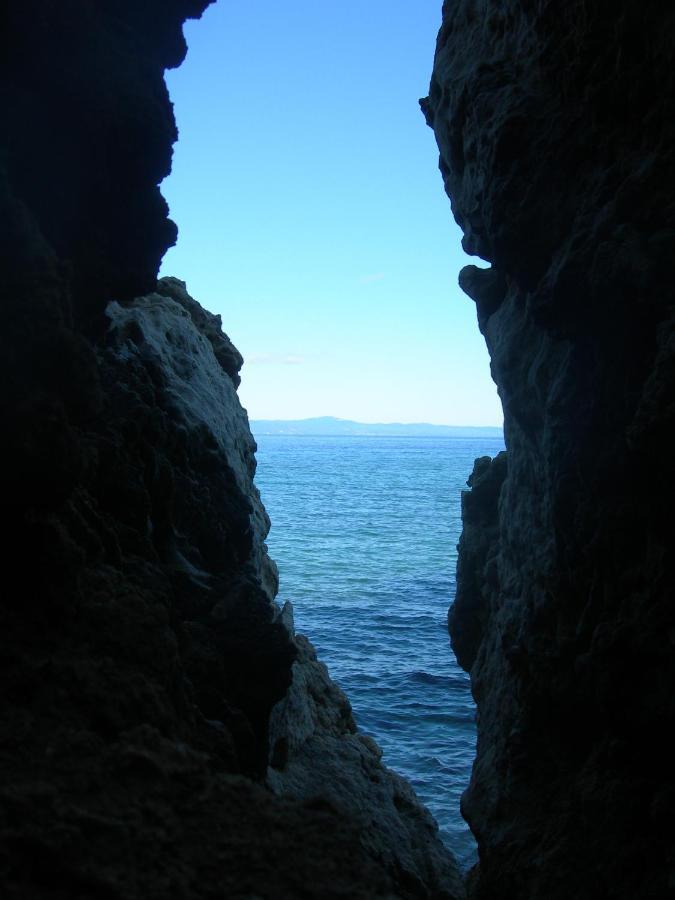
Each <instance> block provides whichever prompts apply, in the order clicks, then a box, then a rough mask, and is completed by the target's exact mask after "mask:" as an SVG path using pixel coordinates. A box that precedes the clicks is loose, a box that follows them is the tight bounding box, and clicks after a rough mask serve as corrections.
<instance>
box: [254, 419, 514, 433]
mask: <svg viewBox="0 0 675 900" xmlns="http://www.w3.org/2000/svg"><path fill="white" fill-rule="evenodd" d="M250 424H251V431H252V432H253V434H254V435H265V434H296V435H336V436H339V435H345V436H348V435H363V436H367V435H374V436H378V437H385V436H391V437H458V438H472V437H494V438H501V437H503V430H502V429H501V428H499V427H498V426H496V425H432V424H430V423H429V422H411V423H403V422H353V421H352V420H351V419H338V418H335V416H318V417H315V418H311V419H252V420H251V423H250Z"/></svg>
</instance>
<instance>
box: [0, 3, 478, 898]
mask: <svg viewBox="0 0 675 900" xmlns="http://www.w3.org/2000/svg"><path fill="white" fill-rule="evenodd" d="M206 5H207V4H206V2H205V0H162V2H161V3H160V2H159V0H149V2H144V3H141V4H139V3H137V2H135V0H134V2H131V0H115V2H114V3H113V2H102V3H97V4H92V3H90V2H88V0H74V2H69V3H52V2H47V0H22V2H9V3H6V4H4V5H3V7H2V10H1V12H0V18H1V21H0V41H1V42H2V47H1V48H0V49H1V52H0V91H1V93H0V96H1V97H2V109H3V124H4V126H5V127H4V130H3V132H2V136H1V137H0V203H1V206H2V215H0V254H1V263H2V273H3V283H2V289H1V290H2V294H1V302H2V313H1V314H2V324H3V327H2V330H1V331H0V416H1V421H2V424H3V442H2V456H3V458H2V465H0V478H1V479H2V495H3V501H4V513H5V524H6V526H7V528H6V531H5V534H6V537H5V541H4V544H3V547H2V563H3V565H2V569H3V590H2V601H1V603H0V622H1V625H2V628H1V629H0V660H1V662H0V666H1V667H2V672H1V674H0V684H1V685H2V710H1V713H0V773H1V776H0V880H1V882H2V885H3V897H7V898H17V900H18V898H27V897H30V898H31V900H33V898H36V900H37V898H69V900H70V898H83V900H84V898H90V897H105V898H111V900H112V898H118V900H129V898H138V900H141V898H142V900H148V898H158V900H159V898H165V897H168V896H172V897H173V896H175V897H181V898H186V900H187V898H206V897H233V898H234V897H241V898H244V897H247V898H248V897H308V898H309V897H322V898H324V897H330V898H337V897H350V898H351V897H362V898H364V900H365V898H371V897H381V898H396V897H400V898H413V897H419V898H425V897H427V898H430V897H432V896H433V897H446V898H448V900H452V898H460V897H461V896H462V894H463V888H462V886H461V884H460V882H459V878H458V875H457V872H456V869H455V866H454V863H453V861H452V858H451V856H450V855H449V854H448V853H447V852H446V851H445V850H444V848H443V847H442V845H441V844H440V841H439V839H438V836H437V832H436V829H435V828H434V826H433V823H432V822H431V820H430V818H429V816H428V814H427V813H426V812H425V811H424V810H423V809H422V808H421V807H420V806H419V804H418V803H417V801H416V800H415V798H414V796H413V795H412V792H411V790H410V788H409V787H408V786H407V785H406V784H405V783H403V782H402V781H401V780H400V779H398V778H397V777H396V776H394V775H393V774H392V773H389V772H388V771H387V770H386V769H385V768H384V767H383V766H382V765H381V763H380V761H379V757H378V751H377V749H376V748H375V747H374V746H373V745H372V743H371V742H369V741H368V740H367V739H365V738H363V737H359V736H358V735H357V734H356V733H355V729H354V725H353V721H352V718H351V714H350V713H349V707H348V704H347V702H346V700H345V698H344V697H343V695H342V694H341V693H340V692H339V690H338V689H337V688H336V687H335V686H334V685H333V684H332V683H331V682H330V679H329V678H328V676H327V674H326V673H325V671H324V670H323V668H322V667H321V666H320V664H319V663H318V662H317V661H316V660H315V659H314V657H313V656H312V654H311V651H309V649H308V646H307V644H306V643H305V642H304V641H303V640H302V639H301V638H299V637H296V636H295V635H294V634H293V633H292V629H291V628H290V627H289V622H288V616H287V615H286V616H284V615H282V614H281V613H280V611H279V610H278V609H277V607H276V606H275V604H274V602H273V598H274V595H275V593H276V587H277V573H276V568H275V566H274V564H273V563H272V562H271V561H270V559H269V558H268V556H267V552H266V547H265V543H264V541H265V537H266V534H267V531H268V528H269V521H268V519H267V515H266V513H265V510H264V508H263V506H262V504H261V501H260V497H259V495H258V492H257V490H256V489H255V487H254V485H253V475H254V472H255V458H254V455H253V454H254V449H255V445H254V442H253V439H252V437H251V434H250V432H249V429H248V423H247V420H246V414H245V411H244V410H243V409H242V408H241V406H240V404H239V400H238V398H237V393H236V388H237V385H238V383H239V374H238V373H239V369H240V367H241V363H242V359H241V356H240V355H239V353H238V352H237V350H236V349H235V348H234V347H233V345H232V344H231V343H230V341H229V340H228V338H227V337H226V336H225V335H224V334H223V333H222V331H221V327H220V325H221V323H220V320H219V318H218V317H216V316H213V315H211V314H210V313H208V312H206V311H205V310H204V309H202V308H201V307H200V306H199V304H198V303H196V302H195V301H194V300H193V299H192V298H191V297H190V296H189V294H188V293H187V291H186V288H185V285H184V284H183V283H182V282H180V281H178V280H177V279H163V280H162V281H161V282H159V283H157V282H156V273H157V267H158V264H159V261H160V259H161V256H162V254H163V252H164V251H165V250H166V248H167V246H168V245H169V244H170V243H171V242H172V241H173V239H174V237H175V227H174V226H173V224H172V223H171V222H170V221H169V220H168V218H167V209H166V204H165V203H164V201H163V200H162V198H161V195H160V193H159V189H158V187H157V185H158V183H159V182H160V181H161V179H162V178H163V177H164V176H165V175H166V174H167V172H168V170H169V167H170V160H171V146H172V143H173V141H174V140H175V137H176V134H175V126H174V121H173V115H172V110H171V105H170V102H169V98H168V96H167V93H166V88H165V86H164V81H163V73H164V69H165V68H166V67H167V66H173V65H177V64H178V63H179V62H180V61H181V59H182V56H183V54H184V51H185V46H184V42H183V38H182V24H183V21H184V20H185V18H186V17H187V16H196V15H199V14H200V13H201V11H202V10H203V9H204V7H205V6H206ZM298 710H300V711H302V710H304V711H305V713H306V714H307V716H308V718H303V716H304V714H305V713H302V712H300V713H299V714H298V715H299V716H300V718H298V715H296V713H297V711H298ZM315 713H316V715H315ZM324 751H326V752H330V754H332V755H331V757H330V760H329V759H328V758H324V757H323V756H321V757H319V756H318V754H322V753H323V752H324ZM329 763H330V764H329ZM314 770H316V771H319V770H320V771H321V772H322V773H323V776H324V782H322V783H320V782H319V781H317V779H316V777H315V774H314ZM333 779H335V780H337V779H340V792H339V793H340V796H338V792H337V791H336V790H335V786H334V785H333V784H332V780H333ZM326 782H327V783H326Z"/></svg>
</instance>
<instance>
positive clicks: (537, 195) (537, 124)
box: [422, 0, 675, 900]
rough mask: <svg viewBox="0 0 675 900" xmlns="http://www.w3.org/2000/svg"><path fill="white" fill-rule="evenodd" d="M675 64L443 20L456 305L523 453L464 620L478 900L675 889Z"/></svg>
mask: <svg viewBox="0 0 675 900" xmlns="http://www.w3.org/2000/svg"><path fill="white" fill-rule="evenodd" d="M674 41H675V10H674V9H672V8H670V7H667V6H664V5H660V6H657V5H651V6H650V5H649V4H647V5H645V4H644V3H638V2H635V0H630V2H626V3H621V4H618V5H617V4H614V5H612V4H606V3H602V2H591V3H588V2H582V0H573V2H570V3H564V4H560V3H553V2H550V0H549V2H542V3H530V2H516V0H505V2H497V0H455V2H446V3H445V5H444V15H443V24H442V27H441V31H440V33H439V37H438V44H437V50H436V58H435V63H434V71H433V76H432V81H431V88H430V94H429V97H428V98H426V99H425V100H424V101H422V107H423V110H424V112H425V114H426V117H427V121H428V123H429V124H430V125H431V126H432V127H433V129H434V131H435V134H436V138H437V141H438V145H439V148H440V168H441V172H442V174H443V179H444V182H445V187H446V190H447V193H448V195H449V196H450V198H451V202H452V209H453V213H454V215H455V218H456V219H457V221H458V223H459V224H460V226H461V227H462V229H463V230H464V241H463V243H464V246H465V248H466V249H467V251H468V252H470V253H473V254H477V255H479V256H481V257H483V259H485V260H487V261H488V262H489V263H490V264H491V267H490V268H489V269H487V270H481V269H478V268H476V267H474V266H467V268H465V269H464V270H463V271H462V273H461V276H460V283H461V285H462V287H463V288H464V289H465V290H466V291H467V292H468V293H469V294H470V296H471V297H472V298H473V299H474V300H475V302H476V306H477V312H478V321H479V324H480V328H481V330H482V332H483V334H484V335H485V338H486V342H487V345H488V349H489V351H490V356H491V360H492V372H493V377H494V379H495V381H496V383H497V385H498V388H499V393H500V396H501V399H502V403H503V406H504V417H505V440H506V445H507V448H508V449H507V457H508V467H506V466H505V464H504V463H503V462H500V461H499V460H498V461H496V462H494V463H492V464H491V465H490V466H488V465H487V464H486V463H484V462H481V461H479V464H477V468H476V470H475V471H474V475H473V485H472V490H471V493H470V494H468V495H467V496H466V497H465V501H464V522H465V530H464V535H463V538H462V543H461V545H460V560H459V566H458V575H459V584H458V594H457V602H456V605H455V607H454V609H453V610H452V611H451V614H450V624H451V632H452V638H453V644H454V646H455V648H456V651H457V655H458V658H459V660H460V662H461V663H462V665H464V666H465V667H466V668H467V670H469V671H470V673H471V678H472V685H473V692H474V695H475V697H476V701H477V704H478V750H477V759H476V763H475V766H474V772H473V778H472V782H471V786H470V788H469V790H468V791H467V792H466V794H465V796H464V803H463V810H464V813H465V815H466V817H467V819H468V821H469V823H470V824H471V827H472V829H473V831H474V833H475V834H476V836H477V838H478V843H479V851H480V867H479V870H478V872H477V873H476V874H475V876H474V878H473V879H472V881H473V884H474V889H475V893H476V896H477V897H480V898H493V897H500V898H504V900H506V898H523V900H536V898H541V900H557V898H560V900H563V898H565V900H567V898H570V897H575V898H588V900H591V898H592V900H598V898H604V897H613V898H631V900H632V898H637V897H641V898H642V897H645V898H647V897H650V898H651V897H654V898H656V897H659V898H660V897H665V896H670V893H669V892H672V891H673V889H674V886H675V868H673V866H674V859H675V857H674V856H673V853H674V849H675V848H674V845H673V841H672V838H671V829H670V828H669V826H668V816H669V813H668V812H667V811H668V810H670V811H672V805H673V804H672V801H673V797H674V796H675V793H674V791H675V787H674V785H673V766H672V760H673V756H674V751H675V748H674V746H673V739H672V735H673V734H674V733H675V728H674V725H675V722H674V721H673V718H674V712H675V708H674V706H673V697H674V696H675V654H674V652H673V640H674V635H675V628H674V626H675V623H674V621H673V605H672V586H673V547H672V525H671V522H670V519H671V517H672V514H671V504H672V497H673V464H672V446H671V442H672V437H669V435H671V436H672V434H673V433H675V430H674V429H673V424H674V422H673V412H674V410H675V404H674V401H673V381H674V378H673V375H674V366H673V327H672V326H673V321H674V317H673V303H672V285H671V280H672V276H671V272H670V269H671V267H672V260H673V259H675V204H674V202H673V186H674V184H675V172H674V160H675V156H674V154H673V150H674V141H673V137H674V132H675V108H674V105H675V83H674V78H675V75H674V73H675V68H674V67H673V45H674ZM502 479H503V481H502ZM500 481H502V484H501V488H499V483H500ZM497 491H498V496H497Z"/></svg>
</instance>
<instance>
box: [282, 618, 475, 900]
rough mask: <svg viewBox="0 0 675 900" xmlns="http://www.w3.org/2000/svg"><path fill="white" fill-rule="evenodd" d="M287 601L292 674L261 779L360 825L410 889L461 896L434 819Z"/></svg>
mask: <svg viewBox="0 0 675 900" xmlns="http://www.w3.org/2000/svg"><path fill="white" fill-rule="evenodd" d="M289 607H290V604H288V603H287V604H285V606H284V609H283V610H282V621H284V622H285V623H286V624H287V627H288V629H289V633H290V634H291V635H292V636H293V637H294V643H295V646H296V648H297V656H296V659H295V662H294V663H293V682H292V684H291V687H290V689H289V690H288V692H287V693H286V696H285V697H284V698H283V700H281V701H280V702H279V703H278V704H277V706H276V707H275V708H274V709H273V711H272V715H271V718H270V750H271V752H270V769H269V772H268V777H267V783H268V784H269V786H270V787H271V788H272V790H273V791H274V792H275V793H277V794H279V795H280V796H288V795H290V796H291V797H294V798H297V799H302V800H309V799H311V798H313V797H314V798H316V797H320V798H321V799H322V802H325V803H328V804H329V805H330V806H331V807H332V808H334V809H335V810H336V811H337V812H338V813H339V815H340V816H341V817H342V818H344V819H346V820H347V821H356V822H359V823H361V825H362V827H363V842H364V845H365V846H366V848H367V851H368V854H369V856H371V857H372V858H373V859H375V860H376V861H377V862H378V863H379V864H380V865H382V866H383V867H384V869H385V870H386V871H388V872H394V873H395V874H396V880H397V881H398V882H399V883H400V884H401V885H404V886H405V888H406V890H409V891H410V892H411V893H412V895H413V896H427V895H428V896H430V897H433V898H438V900H443V898H453V897H462V896H463V895H464V887H463V884H462V880H461V877H460V873H459V870H458V869H457V866H456V864H455V862H454V860H453V859H452V857H451V856H450V855H449V854H448V851H447V850H446V848H445V847H444V846H443V844H442V842H441V840H440V837H439V834H438V826H437V825H436V822H435V821H434V820H433V819H432V817H431V815H430V814H429V812H428V810H426V809H425V808H424V807H423V806H422V804H421V803H420V801H419V800H418V799H417V797H416V796H415V793H414V792H413V790H412V788H411V787H410V785H409V784H408V782H407V781H405V780H404V779H403V778H401V777H400V776H399V775H397V774H396V773H395V772H392V771H391V770H390V769H387V768H386V767H385V766H384V765H383V764H382V762H381V759H382V751H381V750H380V748H379V747H378V746H377V744H376V743H375V741H374V740H373V739H372V738H371V737H368V736H366V735H363V734H360V733H359V732H358V731H357V728H356V723H355V721H354V717H353V715H352V710H351V706H350V704H349V700H348V699H347V697H346V696H345V694H344V693H343V692H342V691H341V690H340V688H339V687H338V686H337V685H336V684H335V683H334V682H333V681H331V679H330V677H329V675H328V672H327V670H326V667H325V666H324V665H323V663H321V662H320V661H319V660H318V659H317V656H316V651H315V650H314V648H313V647H312V645H311V643H310V642H309V641H308V640H307V638H306V637H304V636H303V635H295V634H294V629H293V621H292V610H291V609H290V608H289Z"/></svg>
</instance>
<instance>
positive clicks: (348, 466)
mask: <svg viewBox="0 0 675 900" xmlns="http://www.w3.org/2000/svg"><path fill="white" fill-rule="evenodd" d="M256 440H257V443H258V453H257V457H258V473H257V475H256V483H257V485H258V487H259V488H260V491H261V494H262V498H263V501H264V503H265V506H266V507H267V510H268V512H269V514H270V517H271V519H272V530H271V532H270V536H269V539H268V544H269V548H270V555H271V556H272V558H273V559H275V560H276V562H277V564H278V566H279V573H280V578H281V588H280V593H279V600H280V601H282V602H283V601H285V600H291V601H292V603H293V606H294V610H295V624H296V630H297V631H299V632H302V633H304V634H307V635H308V637H309V638H310V639H311V640H312V642H313V643H314V644H315V646H316V647H317V650H318V651H319V655H320V658H321V659H322V660H323V661H324V662H325V663H326V665H327V666H328V668H329V670H330V673H331V675H332V677H333V678H334V680H335V681H337V682H338V683H339V684H340V686H341V687H342V688H343V689H344V691H345V692H346V693H347V695H348V696H349V698H350V700H351V703H352V706H353V708H354V713H355V716H356V720H357V722H358V724H359V727H360V729H361V730H362V731H364V732H366V733H367V734H371V735H372V736H373V737H374V738H375V740H376V741H377V742H378V743H379V744H380V746H381V747H382V749H383V750H384V761H385V763H386V764H387V765H388V766H389V767H390V768H392V769H395V770H396V771H398V772H400V773H401V774H402V775H404V776H405V777H406V778H408V779H409V781H410V782H411V783H412V784H413V786H414V788H415V790H416V791H417V794H418V796H419V797H420V798H421V799H422V800H423V801H424V803H425V804H426V805H427V807H428V808H429V809H430V810H431V812H432V814H433V815H434V817H435V819H436V821H437V822H438V824H439V827H440V829H441V834H442V837H443V839H444V840H445V842H446V844H447V845H448V846H449V847H450V848H451V849H452V850H453V852H454V853H455V854H456V856H457V857H458V859H459V861H460V862H461V863H462V865H464V866H468V865H471V864H472V863H473V862H474V859H475V846H474V842H473V838H472V836H471V834H470V832H469V831H468V829H467V826H466V824H465V823H464V821H463V819H462V818H461V815H460V813H459V798H460V795H461V793H462V791H463V790H464V788H465V787H466V786H467V784H468V781H469V776H470V773H471V763H472V759H473V754H474V742H475V729H474V705H473V701H472V699H471V694H470V690H469V682H468V676H467V675H466V674H465V673H464V672H463V671H462V670H461V669H460V668H459V666H458V665H457V663H456V661H455V658H454V656H453V654H452V650H451V649H450V644H449V639H448V632H447V625H446V616H447V609H448V606H449V604H450V602H451V601H452V598H453V595H454V590H455V565H456V561H457V549H456V545H457V542H458V540H459V535H460V531H461V518H460V491H462V490H463V489H465V487H466V479H467V477H468V476H469V474H470V472H471V469H472V467H473V461H474V459H475V458H476V457H478V456H484V455H489V456H494V455H495V454H496V453H498V452H499V451H500V450H502V449H503V443H502V441H501V440H499V439H495V438H482V439H476V438H473V439H461V438H424V437H323V436H322V437H311V436H308V437H300V436H295V435H256Z"/></svg>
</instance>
